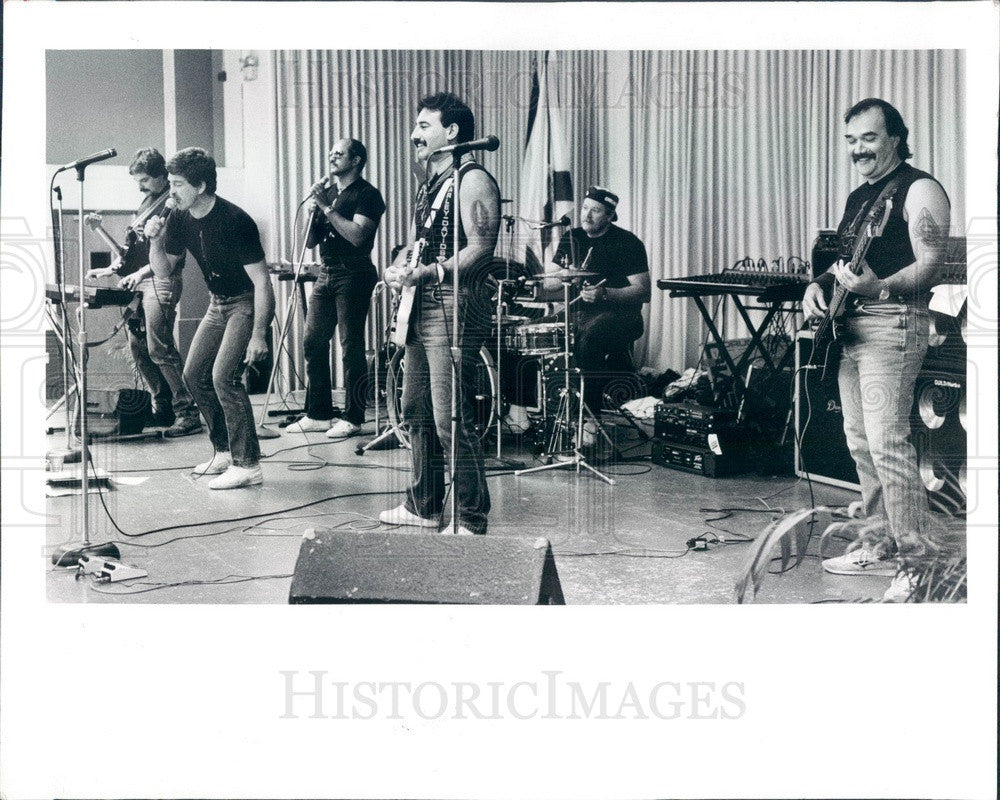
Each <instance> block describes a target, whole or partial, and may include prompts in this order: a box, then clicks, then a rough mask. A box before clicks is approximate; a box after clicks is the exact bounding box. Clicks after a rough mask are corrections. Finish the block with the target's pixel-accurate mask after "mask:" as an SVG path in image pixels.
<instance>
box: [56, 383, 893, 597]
mask: <svg viewBox="0 0 1000 800" xmlns="http://www.w3.org/2000/svg"><path fill="white" fill-rule="evenodd" d="M254 401H255V404H256V403H258V402H259V401H260V398H254ZM608 427H609V429H610V430H611V432H612V434H613V436H614V438H615V440H616V442H617V443H618V444H619V447H620V448H621V449H622V450H623V451H626V453H627V454H628V455H629V456H633V457H642V456H645V458H644V460H637V461H629V462H626V463H619V464H598V466H599V468H600V469H602V471H604V472H605V473H606V474H608V475H609V476H610V477H612V478H613V479H614V480H615V485H614V486H609V485H608V484H606V483H604V482H603V481H601V480H599V479H598V478H596V477H595V476H593V475H591V474H589V473H588V472H587V471H586V470H583V471H581V472H579V473H577V472H576V471H574V470H573V469H570V468H562V469H558V470H552V471H548V472H541V473H535V474H530V475H522V476H520V477H517V476H514V475H513V474H511V472H510V470H503V469H491V470H490V471H489V473H488V475H489V477H488V485H489V489H490V495H491V499H492V512H491V513H490V522H489V535H490V536H526V535H530V536H538V535H541V536H545V537H547V538H548V539H549V540H550V542H551V544H552V549H553V553H554V555H555V562H556V568H557V570H558V574H559V579H560V582H561V584H562V590H563V594H564V595H565V599H566V602H567V604H640V603H642V604H645V603H713V604H716V603H734V602H735V594H734V585H735V583H736V580H737V578H738V576H739V575H740V574H741V572H742V569H743V565H744V564H745V562H746V559H747V557H748V555H749V548H750V545H748V544H745V543H726V544H723V543H715V544H711V545H710V546H709V549H708V550H703V551H695V550H688V548H687V547H686V544H685V543H686V542H687V541H688V540H689V539H691V538H693V537H698V536H702V535H703V534H708V538H710V539H711V538H714V537H721V538H724V539H725V538H728V539H729V540H730V541H731V540H733V539H738V538H743V537H747V538H752V537H754V536H756V535H757V534H758V533H760V532H761V531H762V530H763V529H764V528H765V527H766V526H767V524H768V523H769V522H770V521H771V519H772V518H773V516H774V515H776V514H779V513H781V510H785V511H793V510H797V509H801V508H807V507H809V505H810V502H811V501H810V487H809V486H808V485H807V483H806V482H805V481H803V480H799V479H797V478H794V477H785V476H780V477H776V476H761V475H755V474H747V475H740V476H735V477H726V478H716V479H712V478H706V477H702V476H700V475H694V474H689V473H685V472H680V471H676V470H672V469H667V468H664V467H661V466H659V465H657V464H653V463H651V462H650V461H649V458H648V454H649V449H650V448H649V445H648V444H643V443H642V442H641V441H640V440H639V439H638V437H637V435H636V434H635V432H634V430H632V429H631V428H629V427H628V426H626V425H624V424H615V423H613V422H610V424H609V426H608ZM272 429H273V430H275V431H279V430H280V429H279V428H278V427H277V425H276V424H273V425H272ZM363 430H364V431H365V433H366V435H362V436H360V437H354V438H350V439H346V440H342V441H338V442H334V441H331V440H328V439H327V438H326V437H325V436H324V435H323V434H308V435H305V434H290V433H284V432H281V435H280V437H279V438H275V439H267V440H262V442H261V449H262V451H263V453H264V455H265V457H264V458H263V460H262V465H263V472H264V483H263V485H262V486H259V487H253V488H249V489H239V490H232V491H213V490H211V489H209V488H208V486H207V480H205V479H199V478H196V477H195V476H192V475H191V474H190V468H191V466H192V465H194V464H197V463H199V462H202V461H205V460H207V459H208V458H210V457H211V455H212V446H211V444H210V443H209V440H208V435H207V433H202V434H198V435H195V436H189V437H186V438H182V439H173V440H163V439H147V440H141V441H129V442H115V443H109V442H103V443H102V442H98V443H96V444H95V446H94V448H93V458H94V460H95V463H96V464H97V466H98V467H99V468H103V469H106V470H108V471H109V472H111V473H112V475H113V476H114V478H116V479H120V480H118V482H117V484H116V486H115V488H114V490H113V491H106V492H105V493H104V495H103V500H104V504H106V506H107V513H106V511H105V509H104V507H103V505H102V501H101V497H98V496H97V495H92V496H91V499H90V505H89V508H90V528H91V536H90V538H91V541H92V542H95V543H100V542H107V541H115V542H117V543H118V545H119V547H120V548H121V552H122V561H123V562H125V563H127V564H131V565H134V566H137V567H140V568H141V569H143V570H146V571H147V572H148V573H149V574H148V577H146V578H141V579H138V580H136V581H132V582H127V583H124V582H118V583H114V584H101V585H96V584H94V583H93V582H92V581H91V580H90V579H89V578H88V579H82V580H75V575H74V570H72V569H57V568H53V567H52V566H51V564H50V562H49V561H48V560H46V562H45V568H46V569H47V570H49V571H48V574H47V576H46V584H47V586H46V588H47V596H48V599H49V600H50V601H53V602H69V603H286V602H287V600H288V593H289V588H290V586H291V575H292V572H293V570H294V567H295V560H296V556H297V554H298V551H299V545H300V542H301V539H302V534H303V532H304V531H305V530H306V529H308V528H312V527H336V528H339V529H343V530H352V531H358V532H363V531H368V530H389V529H390V528H389V527H388V526H382V525H380V524H379V523H378V521H377V516H378V513H379V512H380V511H382V510H383V509H386V508H391V507H393V506H395V505H398V504H399V503H400V502H401V501H402V497H403V492H404V490H405V488H406V486H407V485H408V480H409V466H408V453H407V451H405V450H403V449H399V448H395V449H391V450H370V451H368V452H367V453H365V454H364V455H363V456H358V455H356V454H355V449H356V448H357V447H358V445H359V444H363V443H364V442H366V441H368V440H369V439H370V438H371V431H372V430H374V426H373V423H368V424H367V425H366V426H365V427H364V429H363ZM64 441H65V434H56V435H53V436H52V437H50V442H49V444H50V446H51V447H58V446H60V445H62V444H63V443H64ZM495 452H496V448H495V444H494V445H489V449H488V451H487V455H495ZM502 455H503V457H504V458H505V459H520V460H522V461H523V462H524V463H525V464H526V465H528V466H532V465H535V464H537V463H540V462H537V461H534V460H533V458H532V456H531V454H530V453H528V452H526V451H524V450H523V449H522V448H520V447H519V446H518V445H517V442H511V443H505V446H504V449H503V452H502ZM595 463H596V462H595ZM135 480H141V482H135V483H133V482H132V481H135ZM812 493H813V498H814V501H815V504H816V505H829V506H840V507H842V506H846V505H847V503H849V502H850V501H852V500H854V499H857V497H858V496H857V495H856V494H855V493H853V492H850V491H847V490H843V489H839V488H835V487H831V486H827V485H824V484H820V483H815V482H814V483H813V484H812ZM47 508H48V512H49V514H50V515H52V518H53V519H55V520H57V522H55V523H53V524H52V525H51V526H50V527H49V529H48V535H47V544H48V551H49V552H51V551H52V550H53V549H54V548H55V547H56V546H58V545H61V544H64V543H67V542H70V543H75V542H78V541H79V540H80V532H81V519H80V498H79V497H78V496H77V497H58V498H49V499H48V500H47ZM722 509H732V510H731V511H723V510H722ZM727 515H728V516H727ZM721 517H725V518H724V519H720V518H721ZM111 518H113V520H114V521H113V522H112V519H111ZM119 529H120V530H119ZM394 530H397V531H405V530H414V531H415V530H417V529H415V528H410V529H398V528H397V529H394ZM818 545H819V542H818V537H815V538H814V540H813V542H812V543H811V544H810V555H809V556H808V557H807V558H806V560H805V561H804V562H803V563H802V564H801V565H800V566H798V567H797V568H794V569H792V570H790V571H788V572H785V573H784V574H781V575H778V574H773V575H769V576H768V577H767V579H766V581H765V582H764V585H763V587H762V590H761V594H760V595H759V596H758V597H757V600H756V602H763V603H811V602H816V601H831V600H833V601H838V600H839V601H854V600H860V599H866V598H880V597H881V595H882V592H883V591H884V590H885V588H886V587H887V586H888V585H889V581H890V579H889V578H874V577H870V576H861V577H854V576H837V575H830V574H827V573H824V572H823V571H822V569H821V567H820V564H819V560H818V557H817V555H818ZM834 546H835V547H838V548H842V544H835V545H834ZM838 552H839V551H838ZM838 552H833V553H830V555H836V554H838ZM774 568H775V570H777V568H778V567H777V565H775V567H774Z"/></svg>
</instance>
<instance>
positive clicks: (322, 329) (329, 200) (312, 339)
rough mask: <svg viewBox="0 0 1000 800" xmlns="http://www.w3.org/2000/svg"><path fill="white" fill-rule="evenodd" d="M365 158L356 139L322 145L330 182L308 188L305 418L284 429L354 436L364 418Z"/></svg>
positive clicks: (368, 212) (368, 217) (370, 286)
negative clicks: (335, 371)
mask: <svg viewBox="0 0 1000 800" xmlns="http://www.w3.org/2000/svg"><path fill="white" fill-rule="evenodd" d="M367 160H368V151H367V149H365V146H364V145H363V144H362V143H361V142H359V141H358V140H357V139H340V140H339V141H338V142H337V143H336V144H334V146H333V148H332V149H331V150H330V175H331V176H332V177H333V180H334V185H333V186H328V185H327V181H326V180H323V181H320V182H319V183H317V184H316V185H315V186H313V187H312V198H311V200H310V205H309V211H310V213H311V214H313V215H314V216H313V217H312V219H313V224H312V227H311V228H310V230H309V236H308V238H307V241H306V246H307V247H315V246H316V245H317V244H318V245H319V252H320V257H321V258H322V260H323V266H322V268H321V271H320V275H319V280H318V281H317V282H316V287H315V288H314V289H313V291H312V295H311V296H310V298H309V311H308V313H307V314H306V328H305V342H304V348H303V349H304V350H305V356H306V377H307V378H308V382H309V388H308V390H307V392H306V416H304V417H302V419H300V420H299V421H298V422H293V423H292V424H291V425H289V426H288V427H287V428H286V430H287V431H290V432H292V433H307V432H310V431H317V432H319V431H325V432H326V435H327V436H328V437H330V438H331V439H341V438H344V437H347V436H354V435H355V434H356V433H358V432H359V431H360V430H361V425H362V424H363V423H364V421H365V396H366V394H367V392H368V363H367V361H366V360H365V320H366V319H367V317H368V307H369V303H370V302H371V296H372V290H374V288H375V284H376V283H377V282H378V275H377V274H376V272H375V265H374V264H372V260H371V252H372V245H373V244H374V242H375V231H376V229H377V228H378V223H379V220H380V219H381V217H382V214H383V213H384V212H385V201H384V200H383V199H382V195H381V193H380V192H379V190H378V189H376V188H375V187H374V186H372V185H371V184H370V183H368V181H366V180H365V179H364V178H362V177H361V170H363V169H364V167H365V162H366V161H367ZM334 328H339V330H340V346H341V350H342V351H343V363H344V383H345V395H346V402H345V404H344V416H343V418H342V419H340V420H338V421H337V423H336V424H335V425H333V427H330V426H331V424H332V419H333V403H332V400H331V386H330V339H331V337H332V336H333V330H334Z"/></svg>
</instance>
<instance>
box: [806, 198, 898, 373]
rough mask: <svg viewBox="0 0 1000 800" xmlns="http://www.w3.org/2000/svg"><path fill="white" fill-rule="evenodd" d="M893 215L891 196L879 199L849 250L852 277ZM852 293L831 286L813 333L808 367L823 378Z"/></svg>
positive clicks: (839, 286) (858, 272) (836, 285)
mask: <svg viewBox="0 0 1000 800" xmlns="http://www.w3.org/2000/svg"><path fill="white" fill-rule="evenodd" d="M891 211H892V193H888V194H886V195H885V196H883V197H879V198H878V199H877V200H876V201H875V204H874V205H873V206H872V208H871V210H870V211H869V212H868V217H867V219H866V220H865V225H864V228H863V230H862V231H861V233H860V234H859V235H858V237H857V238H856V239H855V241H854V247H853V248H852V250H851V260H850V261H849V262H848V269H850V270H851V272H853V273H854V274H855V275H860V274H861V265H862V263H863V262H864V259H865V255H866V254H867V253H868V248H869V247H870V246H871V243H872V242H873V241H875V239H877V238H878V237H879V236H881V235H882V231H884V230H885V226H886V223H887V222H888V221H889V214H890V212H891ZM851 297H852V293H851V292H849V291H848V290H847V289H845V288H844V287H843V286H842V285H841V284H840V283H839V282H836V283H834V285H833V292H832V294H831V296H830V299H829V302H828V303H827V308H826V313H825V314H824V315H823V317H822V318H821V319H820V321H819V323H818V324H817V325H816V327H815V328H814V331H813V352H812V358H810V359H809V363H810V365H812V366H818V367H821V368H822V373H823V376H824V378H825V377H826V369H827V365H828V363H829V357H830V351H831V349H832V348H833V345H834V344H836V343H837V340H838V339H839V338H840V336H841V334H842V333H843V319H842V317H843V315H844V310H845V309H846V307H847V303H848V301H849V300H850V299H851Z"/></svg>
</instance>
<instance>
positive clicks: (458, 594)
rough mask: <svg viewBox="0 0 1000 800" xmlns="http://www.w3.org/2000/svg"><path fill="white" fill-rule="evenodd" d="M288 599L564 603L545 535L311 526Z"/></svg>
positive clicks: (300, 601)
mask: <svg viewBox="0 0 1000 800" xmlns="http://www.w3.org/2000/svg"><path fill="white" fill-rule="evenodd" d="M288 602H289V603H454V604H482V605H565V600H564V599H563V593H562V587H561V586H560V584H559V575H558V573H557V572H556V564H555V559H554V558H553V557H552V548H551V547H550V545H549V542H548V540H547V539H545V538H544V537H541V536H536V537H530V536H445V535H441V534H435V533H388V532H385V533H383V532H377V531H376V532H349V531H338V530H331V529H316V530H315V531H306V535H305V537H304V538H303V541H302V546H301V547H300V548H299V557H298V560H297V561H296V563H295V574H294V576H293V577H292V588H291V592H290V593H289V597H288Z"/></svg>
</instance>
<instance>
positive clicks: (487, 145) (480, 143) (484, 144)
mask: <svg viewBox="0 0 1000 800" xmlns="http://www.w3.org/2000/svg"><path fill="white" fill-rule="evenodd" d="M499 147H500V139H498V138H497V137H496V136H494V135H493V134H490V135H489V136H484V137H483V138H482V139H473V140H472V141H471V142H459V143H458V144H450V145H448V146H447V147H439V148H438V149H437V150H435V151H434V153H435V155H436V154H437V153H453V154H455V155H457V156H460V155H462V154H463V153H471V152H472V151H473V150H486V151H488V152H490V153H492V152H493V151H494V150H496V149H497V148H499Z"/></svg>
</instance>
